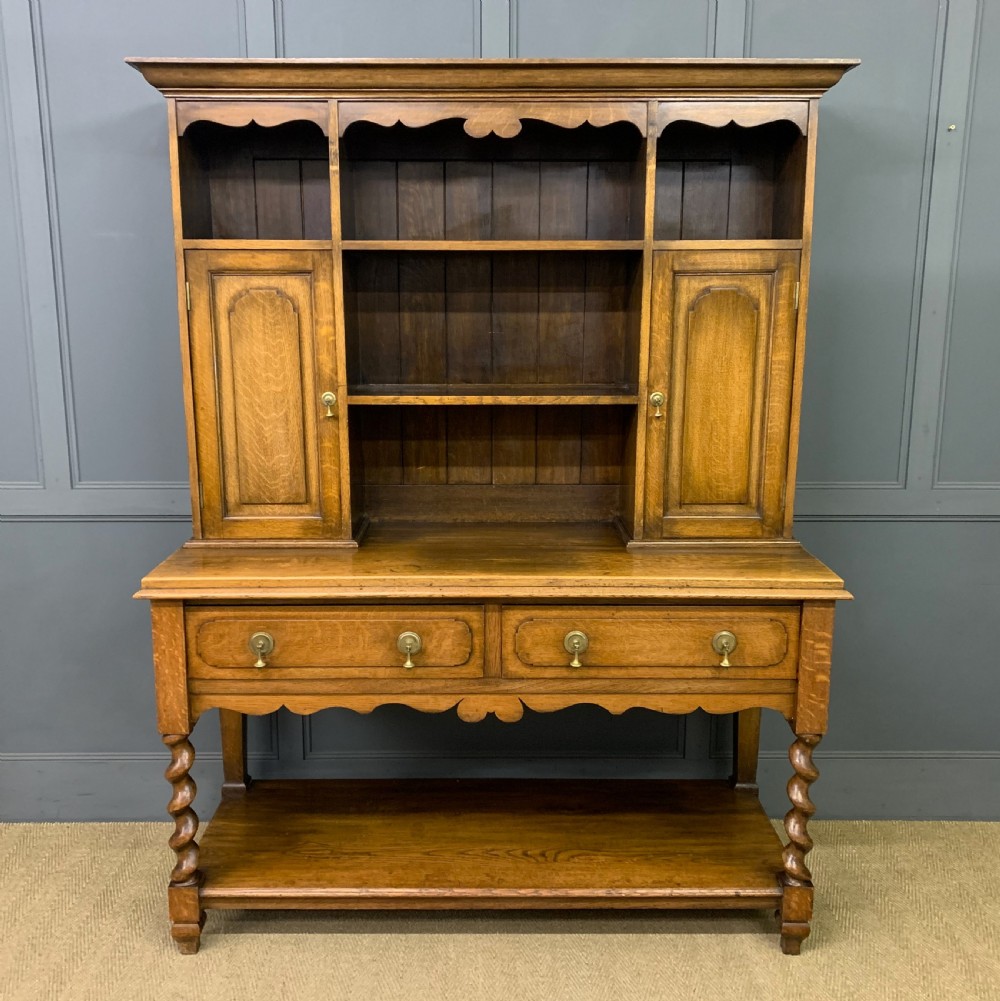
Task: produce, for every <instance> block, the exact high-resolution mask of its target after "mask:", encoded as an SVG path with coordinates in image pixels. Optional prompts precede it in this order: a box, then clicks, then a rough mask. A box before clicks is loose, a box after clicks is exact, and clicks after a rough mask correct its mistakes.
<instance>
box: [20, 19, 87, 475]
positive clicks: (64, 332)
mask: <svg viewBox="0 0 1000 1001" xmlns="http://www.w3.org/2000/svg"><path fill="white" fill-rule="evenodd" d="M28 9H29V11H30V14H31V50H32V52H33V54H34V64H35V93H36V95H37V99H38V113H39V137H40V139H41V152H42V176H43V178H44V181H45V201H46V207H47V215H48V222H49V253H50V257H51V260H52V291H53V296H54V301H55V327H56V337H57V339H58V343H59V362H60V372H61V375H62V387H63V404H64V413H63V420H64V422H65V426H66V439H67V455H68V457H69V488H70V489H73V487H74V486H76V484H78V483H79V482H80V446H79V438H78V436H77V426H76V412H75V406H74V388H73V365H72V359H71V357H70V348H69V319H68V316H67V310H66V273H65V269H64V265H63V248H62V227H61V223H60V220H59V194H58V182H57V179H56V168H55V157H54V151H53V140H52V109H51V105H50V103H49V83H48V68H47V66H46V61H45V31H44V28H43V26H42V7H41V0H28Z"/></svg>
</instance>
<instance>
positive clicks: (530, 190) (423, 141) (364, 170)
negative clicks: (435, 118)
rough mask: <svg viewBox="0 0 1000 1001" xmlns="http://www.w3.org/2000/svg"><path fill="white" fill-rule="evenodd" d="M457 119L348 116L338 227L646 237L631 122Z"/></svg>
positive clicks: (375, 233)
mask: <svg viewBox="0 0 1000 1001" xmlns="http://www.w3.org/2000/svg"><path fill="white" fill-rule="evenodd" d="M463 125H464V123H463V122H462V121H461V120H460V119H448V120H446V121H441V122H436V123H434V124H432V125H427V126H424V127H421V128H407V127H406V126H405V125H401V124H397V125H393V126H391V127H385V126H380V125H373V124H371V123H369V122H357V123H354V124H352V125H351V126H349V127H348V129H347V130H346V132H345V134H344V137H343V139H342V140H341V147H340V157H341V170H342V176H343V181H342V195H341V197H342V208H341V215H342V225H343V230H344V238H345V239H347V240H351V239H354V240H397V239H398V240H566V239H573V240H627V239H641V238H642V229H643V190H644V185H643V166H644V164H643V156H642V150H643V148H644V139H643V137H642V136H641V135H640V133H639V131H638V130H637V129H636V128H635V126H634V125H631V124H629V123H627V122H618V123H615V124H612V125H606V126H603V127H595V126H592V125H590V124H584V125H581V126H579V127H577V128H572V129H567V128H561V127H558V126H555V125H550V124H548V123H546V122H540V121H535V120H532V119H526V120H525V121H523V123H522V127H521V131H520V132H519V133H518V134H517V135H516V136H513V137H512V138H499V137H497V136H496V135H493V134H491V135H489V136H487V137H485V138H479V139H477V138H473V137H471V136H469V135H468V134H467V133H466V132H465V130H464V128H463Z"/></svg>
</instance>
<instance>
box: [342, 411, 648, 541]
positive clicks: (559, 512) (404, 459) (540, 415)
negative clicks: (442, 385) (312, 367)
mask: <svg viewBox="0 0 1000 1001" xmlns="http://www.w3.org/2000/svg"><path fill="white" fill-rule="evenodd" d="M634 423H635V407H634V406H624V405H622V406H617V405H609V406H596V405H589V406H587V405H583V406H576V405H569V406H475V407H469V406H358V407H352V408H351V414H350V428H351V470H352V477H353V481H354V482H353V486H352V495H353V497H352V499H353V501H354V503H355V511H354V514H355V517H356V518H357V517H359V516H367V517H368V518H369V519H371V520H372V521H459V522H462V521H464V522H470V521H482V522H522V521H524V522H544V521H548V522H555V521H608V520H611V519H613V518H614V517H616V516H617V515H618V514H619V513H620V495H621V493H622V490H621V485H622V484H623V483H624V482H626V481H627V478H628V476H627V474H628V459H627V455H628V442H629V439H630V436H631V434H633V433H634Z"/></svg>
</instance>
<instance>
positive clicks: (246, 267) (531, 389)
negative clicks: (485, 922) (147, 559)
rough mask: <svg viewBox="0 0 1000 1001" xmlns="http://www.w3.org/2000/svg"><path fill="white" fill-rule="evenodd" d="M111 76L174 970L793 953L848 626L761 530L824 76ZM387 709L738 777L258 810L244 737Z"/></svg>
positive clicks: (294, 791)
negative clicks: (493, 951)
mask: <svg viewBox="0 0 1000 1001" xmlns="http://www.w3.org/2000/svg"><path fill="white" fill-rule="evenodd" d="M129 62H130V63H131V64H132V65H133V66H134V67H135V68H136V69H138V70H139V72H141V73H142V75H143V76H144V77H145V78H146V80H148V81H149V82H150V83H151V84H152V85H153V86H154V87H156V88H158V89H159V90H160V91H162V93H163V94H164V95H165V97H166V98H167V114H168V122H169V148H170V167H171V171H170V177H171V197H172V203H173V220H174V235H175V238H176V264H177V289H178V305H179V313H180V335H181V357H182V362H183V377H184V401H185V407H186V412H187V434H188V447H189V456H190V474H191V502H192V514H193V521H194V533H193V538H192V539H191V540H190V542H188V543H187V544H185V545H184V546H183V547H182V548H181V549H180V550H178V551H177V552H176V553H174V554H173V555H172V556H170V557H169V558H167V559H166V560H165V561H164V562H163V563H162V564H161V565H160V566H158V567H157V568H156V569H155V570H153V571H152V573H150V574H149V576H147V577H146V578H145V579H144V580H143V583H142V589H141V590H140V591H139V592H138V595H137V597H140V598H144V599H147V600H149V601H150V603H151V607H152V628H153V647H154V654H153V656H154V666H155V678H156V694H157V711H158V723H159V729H160V731H161V733H162V735H163V740H164V742H165V743H166V745H167V746H168V747H169V749H170V754H171V760H170V765H169V768H168V769H167V773H166V776H167V779H168V780H169V782H170V784H171V786H172V789H173V796H172V798H171V800H170V804H169V807H168V810H169V813H170V814H171V816H172V817H173V819H174V821H175V830H174V833H173V835H172V836H171V838H170V847H171V848H172V849H173V851H174V853H175V856H176V864H175V866H174V869H173V872H172V873H171V876H170V882H169V888H168V898H169V915H170V927H171V932H172V935H173V938H174V939H175V941H176V943H177V945H178V946H179V948H180V950H181V952H185V953H193V952H195V951H197V949H198V946H199V942H200V936H201V930H202V926H203V923H204V920H205V911H206V910H207V909H211V908H358V907H361V908H456V907H460V908H476V907H478V908H592V907H643V908H693V907H711V908H720V907H726V908H775V909H777V913H778V921H779V926H780V942H781V947H782V949H783V950H784V951H785V952H786V953H797V952H798V951H799V948H800V944H801V942H802V940H803V939H804V938H805V937H806V936H807V935H808V934H809V927H810V920H811V914H812V900H813V884H812V879H811V875H810V872H809V869H808V867H807V864H806V856H807V853H808V852H809V850H810V848H811V847H812V842H811V840H810V837H809V834H808V830H807V823H808V820H809V818H810V816H811V815H812V814H813V812H814V807H813V804H812V802H811V801H810V797H809V787H810V785H811V783H812V782H813V781H814V779H815V778H816V776H817V772H816V769H815V767H814V765H813V762H812V753H813V749H814V748H815V747H816V745H817V744H818V743H819V741H820V738H821V736H822V735H823V733H824V731H825V730H826V726H827V706H828V689H829V670H830V652H831V639H832V629H833V616H834V606H835V603H836V602H837V601H838V600H840V599H845V598H848V597H850V596H849V595H848V594H847V592H846V591H845V590H844V588H843V582H842V580H841V579H840V578H839V577H838V576H837V575H836V574H834V573H833V572H832V571H830V570H829V569H827V567H825V566H824V565H823V564H822V563H820V562H819V561H818V560H817V559H815V558H814V557H812V556H811V555H809V554H808V553H807V552H806V551H805V550H804V549H803V548H802V546H801V545H800V544H799V543H798V542H796V541H795V540H794V539H793V537H792V501H793V493H794V484H795V468H796V456H797V442H798V430H799V412H800V399H801V393H802V372H803V351H804V343H805V331H806V303H807V301H808V289H809V257H810V247H811V237H812V229H811V218H812V205H813V183H814V174H815V167H816V137H817V112H818V105H819V100H820V97H821V95H822V94H823V93H824V92H825V91H826V90H827V89H828V88H829V87H831V86H833V85H834V84H835V83H836V82H837V81H838V80H839V79H840V77H841V76H842V75H843V73H844V72H846V71H847V70H849V69H850V68H851V67H852V66H853V65H854V62H852V61H849V60H808V61H801V60H756V59H746V60H703V59H694V60H633V61H627V62H625V61H602V60H440V61H426V60H377V59H367V60H206V59H198V60H177V59H131V60H129ZM390 703H391V704H401V705H404V706H410V707H412V708H413V709H416V710H421V711H424V712H434V713H441V712H449V711H452V710H457V713H458V715H459V716H460V717H461V718H462V719H463V720H468V721H470V722H471V721H477V720H482V719H483V718H484V717H485V716H486V715H487V714H494V715H495V716H496V717H498V718H499V719H501V720H504V721H508V722H510V723H515V722H516V721H517V720H518V719H520V718H521V717H522V715H523V713H524V712H525V710H529V711H531V712H541V713H547V712H552V711H555V710H559V709H562V708H564V707H567V706H571V705H574V704H579V703H592V704H595V705H597V706H601V707H604V708H605V709H607V710H608V711H609V712H611V713H616V714H617V713H623V712H626V711H627V710H629V709H632V708H636V707H644V708H646V709H651V710H656V711H659V712H664V713H690V712H692V711H694V710H696V709H699V708H700V709H704V710H706V711H708V712H709V713H731V714H734V717H733V718H734V721H735V738H734V748H735V750H734V768H733V778H732V780H731V781H729V782H723V781H709V780H705V781H684V782H671V781H666V780H660V781H628V780H620V781H619V780H608V781H589V782H576V781H524V780H513V779H511V780H496V781H472V780H453V781H427V780H419V779H411V780H408V781H388V780H385V781H359V780H358V781H353V780H352V781H318V780H314V781H291V780H286V781H265V782H258V783H256V784H254V783H252V782H251V780H250V778H249V776H248V774H247V766H246V728H245V725H246V714H262V713H269V712H272V711H274V710H276V709H278V708H279V707H287V709H289V710H291V711H292V712H294V713H302V714H308V713H314V712H316V711H318V710H322V709H327V708H330V707H345V708H348V709H353V710H356V711H358V712H370V711H371V710H373V709H374V708H376V707H377V706H381V705H385V704H390ZM208 709H218V710H219V716H220V719H221V726H222V737H223V766H224V777H225V783H224V787H223V798H222V802H221V805H220V807H219V809H218V811H217V812H216V814H215V816H214V818H213V819H212V821H211V824H210V826H209V828H208V829H207V832H206V833H205V834H204V836H203V837H202V839H201V844H200V845H199V843H198V841H197V840H196V838H197V836H198V817H197V816H196V814H195V811H194V809H193V806H192V803H193V800H194V796H195V784H194V781H193V780H192V778H191V775H190V770H191V766H192V763H193V760H194V749H193V747H192V744H191V740H190V736H191V731H192V729H193V728H194V726H195V723H196V722H197V720H198V719H199V717H200V716H201V715H202V714H203V713H204V712H205V711H206V710H208ZM762 709H771V710H774V711H776V712H778V713H780V714H781V715H783V716H784V717H785V719H786V720H787V721H788V723H789V724H790V726H791V729H792V731H793V734H794V738H793V742H792V744H791V750H790V755H789V756H790V760H791V771H792V777H791V780H790V782H789V785H788V794H789V798H790V800H791V808H790V810H789V812H788V814H787V816H786V817H785V824H784V827H785V832H786V834H787V840H783V839H780V838H779V837H778V836H777V835H776V834H775V833H774V831H773V829H772V827H771V825H770V823H769V821H768V819H767V817H766V816H765V814H764V812H763V810H762V809H761V806H760V803H759V800H758V795H757V785H756V768H757V746H758V735H759V724H760V712H761V710H762Z"/></svg>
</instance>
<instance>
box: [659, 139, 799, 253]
mask: <svg viewBox="0 0 1000 1001" xmlns="http://www.w3.org/2000/svg"><path fill="white" fill-rule="evenodd" d="M805 147H806V143H805V140H804V139H803V137H802V135H801V134H800V133H799V130H798V128H797V127H796V126H795V125H793V124H791V123H790V122H770V123H768V124H766V125H760V126H756V127H753V128H743V127H740V126H738V125H736V124H733V123H730V124H727V125H724V126H722V127H716V128H713V127H709V126H707V125H699V124H694V123H692V122H685V121H678V122H674V123H673V124H671V125H669V126H668V127H667V128H666V129H665V130H664V131H663V134H662V135H661V136H660V139H659V143H658V145H657V165H656V211H655V222H654V234H655V237H656V239H657V240H723V239H729V240H767V239H799V238H800V237H801V236H802V212H803V197H804V191H805V156H804V151H805Z"/></svg>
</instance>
